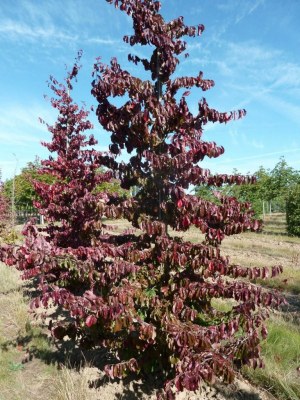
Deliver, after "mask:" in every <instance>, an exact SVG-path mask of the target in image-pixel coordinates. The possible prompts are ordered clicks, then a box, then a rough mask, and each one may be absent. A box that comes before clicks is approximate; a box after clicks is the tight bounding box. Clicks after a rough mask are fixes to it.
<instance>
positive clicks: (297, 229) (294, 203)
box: [286, 184, 300, 236]
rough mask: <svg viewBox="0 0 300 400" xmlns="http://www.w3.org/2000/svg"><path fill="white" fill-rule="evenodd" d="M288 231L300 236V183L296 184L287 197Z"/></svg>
mask: <svg viewBox="0 0 300 400" xmlns="http://www.w3.org/2000/svg"><path fill="white" fill-rule="evenodd" d="M286 222H287V231H288V233H289V234H290V235H295V236H300V185H299V184H298V185H296V186H294V187H293V188H292V189H291V190H290V192H289V194H288V197H287V204H286Z"/></svg>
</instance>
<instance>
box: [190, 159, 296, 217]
mask: <svg viewBox="0 0 300 400" xmlns="http://www.w3.org/2000/svg"><path fill="white" fill-rule="evenodd" d="M233 174H234V175H240V173H239V172H238V171H237V170H234V171H233ZM254 175H255V176H256V183H255V184H254V185H253V184H241V185H223V186H222V187H221V188H218V190H219V191H221V192H222V193H223V194H226V195H228V196H233V197H236V198H237V199H238V200H239V201H241V202H250V203H251V205H252V208H253V210H254V213H255V216H256V217H259V216H261V215H263V214H265V213H266V212H285V211H286V201H287V194H288V193H289V191H290V190H291V189H292V188H293V187H294V186H295V185H297V184H298V183H299V182H300V172H299V171H296V170H294V169H293V168H292V167H289V166H288V164H287V162H286V161H285V159H284V158H283V157H281V158H280V160H279V161H278V163H277V164H276V165H275V167H274V168H273V169H272V170H270V169H265V168H264V167H263V166H260V167H259V169H258V170H257V171H256V172H254ZM195 192H196V194H197V196H199V197H202V198H204V199H207V200H209V201H213V200H212V198H213V192H212V189H211V188H208V187H206V186H205V187H204V186H197V187H196V188H195Z"/></svg>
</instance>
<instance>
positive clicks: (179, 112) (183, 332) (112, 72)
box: [0, 0, 284, 399]
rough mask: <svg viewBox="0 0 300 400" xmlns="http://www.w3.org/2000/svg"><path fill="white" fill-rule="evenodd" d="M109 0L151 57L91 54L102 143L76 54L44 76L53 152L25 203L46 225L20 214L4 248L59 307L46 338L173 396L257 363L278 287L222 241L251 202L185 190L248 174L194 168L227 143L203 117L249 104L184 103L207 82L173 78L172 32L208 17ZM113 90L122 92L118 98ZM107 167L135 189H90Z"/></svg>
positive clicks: (242, 225) (221, 119)
mask: <svg viewBox="0 0 300 400" xmlns="http://www.w3.org/2000/svg"><path fill="white" fill-rule="evenodd" d="M108 2H109V3H111V4H114V5H115V6H116V7H120V10H122V11H123V12H125V13H126V14H127V15H128V16H130V17H131V18H132V20H133V30H134V32H133V35H132V36H125V37H124V41H125V42H126V43H129V44H130V45H131V46H134V45H141V46H149V47H150V48H152V55H151V57H150V58H149V59H141V58H140V57H138V56H136V55H132V54H129V60H130V61H132V62H133V63H134V64H136V66H138V65H140V66H141V67H142V68H144V69H145V70H146V72H148V73H149V75H150V76H149V79H148V80H142V79H140V78H138V77H135V76H132V75H131V74H129V72H128V71H126V70H123V69H122V68H121V66H120V65H119V64H118V62H117V60H116V59H115V58H113V59H112V60H111V63H110V65H105V64H103V63H102V62H100V61H97V62H96V63H95V65H94V80H93V82H92V94H93V96H94V97H95V99H96V101H97V103H98V107H97V111H96V114H97V117H98V120H99V123H100V125H101V126H102V127H103V128H104V130H106V131H108V132H109V133H110V135H111V136H110V137H111V145H110V151H108V152H106V153H103V152H102V153H101V152H99V151H97V150H95V148H94V146H95V145H96V143H97V141H96V139H95V137H94V136H93V135H88V132H89V131H90V130H91V129H92V128H93V127H92V124H91V122H90V121H89V120H88V112H87V111H86V110H85V109H84V108H81V109H80V108H79V107H78V105H77V104H76V103H75V102H74V100H73V99H72V97H71V95H72V89H73V83H74V81H76V77H77V74H78V72H79V69H80V65H79V60H77V61H76V63H75V64H74V66H73V68H72V69H71V70H70V72H69V73H68V75H67V76H66V79H65V84H62V83H59V82H58V81H56V80H55V79H54V78H53V77H52V78H51V80H50V84H49V86H50V89H51V90H52V91H53V93H54V95H53V96H54V97H53V98H52V101H51V102H52V106H53V107H54V108H55V109H56V110H57V111H58V114H59V115H58V118H57V121H56V123H55V124H54V125H52V126H48V129H49V131H50V133H51V135H52V140H51V141H50V142H49V143H45V144H44V145H45V146H46V147H47V149H48V150H49V152H50V153H51V154H52V155H51V157H49V159H47V160H43V161H41V167H40V168H39V174H41V175H42V176H43V175H44V174H48V175H49V176H51V177H52V179H53V181H52V182H51V183H49V182H47V181H41V180H35V181H34V190H35V192H36V193H37V195H38V200H37V201H35V207H36V208H37V209H38V210H39V212H40V213H41V214H42V215H44V217H45V221H46V225H45V227H42V228H38V227H37V226H36V225H35V224H34V222H30V223H28V224H27V225H26V227H25V228H24V231H23V234H24V237H25V239H24V243H23V244H21V245H17V246H16V245H15V246H13V245H8V244H6V245H2V246H1V248H0V259H1V260H3V261H4V262H5V263H6V264H7V265H13V266H15V267H16V268H18V269H19V270H21V271H22V274H23V277H24V278H26V279H33V282H34V283H35V284H37V282H38V286H37V290H38V291H39V296H38V297H36V298H35V299H34V300H33V302H32V307H33V308H37V307H46V308H47V307H48V306H50V305H54V306H57V310H58V313H57V318H56V317H53V319H52V320H51V322H50V324H49V329H50V330H51V332H52V334H53V337H55V338H56V339H57V340H63V339H64V338H65V337H66V336H67V337H69V339H71V340H72V341H74V342H76V343H77V344H79V345H80V346H82V347H84V348H87V347H95V348H102V347H105V348H107V349H108V350H109V352H110V354H113V355H114V356H115V359H114V362H112V361H110V362H108V364H107V365H106V367H105V371H106V373H107V375H108V376H110V377H111V378H122V377H124V376H125V375H126V374H129V373H134V374H140V375H141V376H142V377H143V378H145V377H146V376H147V375H149V374H150V373H151V374H152V375H153V374H155V373H157V374H159V376H160V377H162V376H163V377H164V381H165V382H164V390H163V391H160V392H159V393H158V398H164V399H174V398H175V394H174V392H175V391H182V390H184V389H187V390H196V389H197V388H198V387H199V385H201V383H202V382H203V381H206V382H208V383H213V382H214V381H215V379H216V378H219V379H222V380H223V381H224V382H231V381H232V380H233V378H234V375H235V371H236V369H237V368H238V367H240V366H241V365H244V364H248V365H252V366H253V367H254V368H255V367H257V366H260V367H261V366H262V365H263V362H262V360H261V355H260V341H261V339H262V338H265V337H266V335H267V330H266V326H265V320H266V318H267V317H268V313H269V310H270V309H272V308H274V307H278V306H279V305H280V304H282V303H284V299H283V298H282V296H281V295H280V294H279V293H277V292H276V291H268V290H266V289H264V290H263V289H262V288H261V287H260V286H258V285H257V284H256V283H255V280H256V279H257V278H261V279H265V278H268V277H270V276H272V277H273V276H275V275H277V274H279V273H280V272H281V271H282V267H281V266H274V267H273V268H271V269H270V270H269V269H267V268H258V267H257V268H249V267H243V266H240V265H235V264H233V263H231V262H230V260H229V259H228V257H227V256H226V254H225V255H223V254H222V253H221V249H220V244H221V243H222V240H223V239H224V237H225V236H226V235H227V236H229V235H234V234H238V233H241V232H243V231H248V230H252V231H258V230H259V229H260V223H259V222H258V221H257V220H255V219H254V218H253V211H252V209H251V207H250V205H249V204H248V203H247V202H239V201H238V200H236V199H235V198H234V197H232V196H227V195H226V194H223V193H219V194H217V196H218V202H213V201H210V200H208V199H205V198H201V197H198V196H195V195H192V194H188V189H189V187H190V186H191V185H193V186H197V185H208V186H211V187H222V186H223V185H228V186H230V185H243V184H248V183H250V182H252V178H250V177H244V176H241V175H239V174H233V175H226V174H218V175H214V176H212V175H211V174H210V172H209V171H208V170H206V169H203V168H201V167H200V166H199V163H200V162H201V161H202V160H203V159H204V158H205V157H219V156H220V155H222V153H223V151H224V149H223V147H222V146H218V145H217V144H216V143H214V142H206V141H204V140H203V139H202V134H203V131H204V129H205V126H206V124H207V123H208V122H213V123H228V122H230V121H233V120H235V119H239V118H242V117H243V116H244V115H245V110H239V111H233V112H219V111H217V110H215V109H213V108H211V107H209V105H208V104H207V102H206V100H205V98H202V99H201V100H200V101H199V104H198V111H197V113H196V115H193V114H192V113H191V111H190V110H189V106H188V103H187V96H188V94H189V90H191V89H192V88H194V87H196V88H199V89H201V90H202V91H206V90H208V89H210V88H211V87H212V86H214V82H213V81H212V80H210V79H204V76H203V73H202V72H200V73H199V75H198V76H196V77H189V76H184V77H176V78H174V77H173V73H174V72H175V71H176V68H177V65H178V63H179V56H180V55H182V54H185V53H186V47H187V43H186V42H185V41H184V40H182V38H183V37H184V36H190V37H195V36H197V35H201V34H202V32H203V30H204V26H203V25H199V26H196V27H194V26H192V27H191V26H187V25H185V24H184V20H183V17H179V18H177V19H175V20H172V21H170V22H166V21H165V20H164V18H163V17H162V15H161V14H160V7H161V5H160V3H159V2H158V1H153V0H108ZM185 55H186V56H187V54H185ZM136 68H137V69H138V67H136ZM115 97H120V98H123V100H124V104H123V105H121V106H120V105H119V106H117V105H115V104H114V98H115ZM118 104H120V103H119V102H118ZM124 151H127V152H128V153H129V154H131V158H130V159H129V161H128V162H125V161H118V158H117V156H119V155H121V154H122V153H123V152H124ZM113 179H118V180H119V182H120V186H121V188H122V189H124V190H130V189H132V188H133V187H136V186H138V187H139V190H138V192H137V193H135V194H134V195H133V196H131V197H126V196H124V194H123V193H116V192H115V193H112V192H110V191H106V192H104V191H98V190H97V187H98V185H100V184H104V183H107V184H108V183H111V182H112V180H113ZM120 218H123V219H124V218H125V219H127V220H128V222H129V223H130V225H131V229H130V230H128V229H126V230H125V231H123V232H121V233H117V232H114V231H113V230H111V227H110V225H109V224H108V223H107V220H108V219H109V220H118V219H120ZM192 226H194V227H196V228H197V229H198V231H199V237H201V238H202V239H200V240H199V242H198V243H192V242H190V241H188V240H184V239H183V236H182V234H181V233H182V232H185V231H187V230H188V229H189V228H190V227H192ZM171 229H172V231H173V233H172V235H171V234H170V230H171ZM200 233H201V235H200ZM203 235H204V239H203ZM249 280H250V282H249ZM218 299H225V300H226V301H228V307H229V309H228V310H226V311H224V309H223V307H218V302H217V301H216V300H218ZM59 311H62V313H61V314H60V313H59ZM110 360H112V358H111V356H110Z"/></svg>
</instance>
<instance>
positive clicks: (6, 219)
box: [0, 171, 10, 240]
mask: <svg viewBox="0 0 300 400" xmlns="http://www.w3.org/2000/svg"><path fill="white" fill-rule="evenodd" d="M0 178H1V171H0ZM9 225H10V204H9V202H8V200H7V198H6V196H5V194H4V187H3V183H2V182H1V181H0V238H1V240H3V238H5V237H6V236H7V233H8V232H7V229H8V227H9Z"/></svg>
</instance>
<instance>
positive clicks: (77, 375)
mask: <svg viewBox="0 0 300 400" xmlns="http://www.w3.org/2000/svg"><path fill="white" fill-rule="evenodd" d="M90 379H91V373H90V367H89V366H88V365H86V366H84V367H82V368H81V369H80V370H79V371H74V370H72V369H71V368H68V367H67V366H63V367H62V369H61V370H60V371H59V375H58V377H57V379H56V381H55V382H54V389H55V390H54V391H55V397H53V398H52V399H51V400H92V391H91V390H89V381H90Z"/></svg>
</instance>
